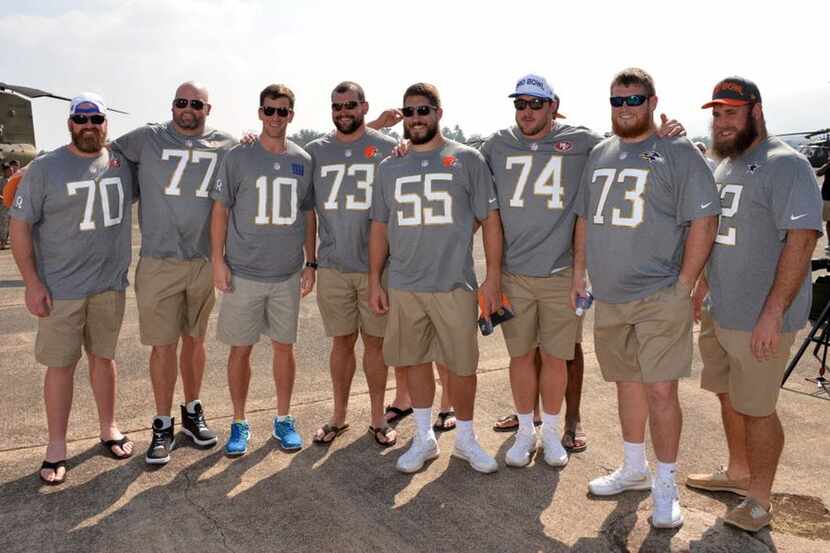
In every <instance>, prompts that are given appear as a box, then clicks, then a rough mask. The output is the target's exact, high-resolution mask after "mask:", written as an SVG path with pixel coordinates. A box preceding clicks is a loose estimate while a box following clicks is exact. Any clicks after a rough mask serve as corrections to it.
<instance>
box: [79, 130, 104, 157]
mask: <svg viewBox="0 0 830 553" xmlns="http://www.w3.org/2000/svg"><path fill="white" fill-rule="evenodd" d="M71 134H72V144H74V145H75V147H76V148H78V149H79V150H80V151H82V152H84V153H86V154H94V153H96V152H100V151H101V149H102V148H103V147H104V144H105V142H106V138H107V133H106V132H104V130H103V129H101V128H100V127H95V128H91V129H89V128H87V129H80V130H78V131H72V133H71Z"/></svg>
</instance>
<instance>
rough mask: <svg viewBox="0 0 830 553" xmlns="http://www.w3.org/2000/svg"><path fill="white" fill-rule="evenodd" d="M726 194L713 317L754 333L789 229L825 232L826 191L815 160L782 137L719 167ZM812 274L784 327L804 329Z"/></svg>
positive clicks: (713, 272)
mask: <svg viewBox="0 0 830 553" xmlns="http://www.w3.org/2000/svg"><path fill="white" fill-rule="evenodd" d="M715 181H716V182H717V184H718V188H719V189H720V195H721V210H722V213H721V219H720V227H719V228H718V236H717V238H716V239H715V246H714V248H713V249H712V255H711V256H710V257H709V263H708V265H707V267H706V275H707V278H708V279H709V286H710V288H711V297H712V307H711V310H712V316H713V317H714V319H715V320H716V321H717V322H718V324H720V325H721V326H722V327H724V328H730V329H733V330H742V331H746V332H751V331H752V330H753V329H754V328H755V323H756V322H757V321H758V317H759V316H760V315H761V309H762V308H763V307H764V303H765V302H766V299H767V295H768V294H769V291H770V289H771V288H772V283H773V281H774V280H775V271H776V267H777V266H778V259H779V257H780V256H781V251H782V250H783V249H784V245H785V240H786V238H787V231H788V230H789V229H813V230H816V231H818V232H821V230H822V224H821V194H820V193H819V188H818V182H817V181H816V177H815V174H814V173H813V170H812V168H811V167H810V164H809V162H808V161H807V160H806V159H805V158H804V157H803V156H801V155H800V154H798V153H797V152H796V151H795V150H793V149H792V148H790V147H789V146H787V145H786V144H785V143H784V142H782V141H781V140H779V139H778V138H775V137H770V138H767V139H766V140H764V141H763V142H761V143H760V144H758V145H756V146H755V147H753V148H751V149H750V150H748V151H746V152H744V154H743V155H742V156H740V157H738V158H736V159H726V160H724V161H723V162H722V163H721V164H720V165H719V166H718V169H717V171H716V172H715ZM810 283H811V273H810V271H807V274H806V275H805V276H804V282H803V284H802V286H801V289H800V290H799V292H798V295H796V297H795V299H794V300H793V302H792V304H791V305H790V307H789V309H787V311H786V312H785V313H784V327H783V330H784V332H793V331H798V330H800V329H801V328H802V327H803V326H804V323H806V322H807V315H808V314H809V312H810V304H811V301H812V298H811V296H812V289H811V286H810Z"/></svg>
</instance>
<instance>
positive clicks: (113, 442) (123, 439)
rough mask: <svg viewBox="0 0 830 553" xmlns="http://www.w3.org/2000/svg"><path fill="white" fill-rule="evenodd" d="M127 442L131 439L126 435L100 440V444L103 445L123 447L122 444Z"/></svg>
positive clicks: (130, 441)
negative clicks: (117, 438)
mask: <svg viewBox="0 0 830 553" xmlns="http://www.w3.org/2000/svg"><path fill="white" fill-rule="evenodd" d="M128 443H132V440H131V439H129V438H128V437H127V436H126V435H124V436H121V439H120V440H101V445H103V446H104V447H113V446H118V447H120V448H122V449H123V446H125V445H126V444H128Z"/></svg>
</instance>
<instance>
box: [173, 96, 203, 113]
mask: <svg viewBox="0 0 830 553" xmlns="http://www.w3.org/2000/svg"><path fill="white" fill-rule="evenodd" d="M173 105H174V106H176V107H177V108H179V109H184V108H186V107H187V106H188V105H190V107H192V108H193V109H195V110H196V111H202V108H204V107H205V103H204V102H203V101H201V100H188V99H187V98H176V99H175V100H173Z"/></svg>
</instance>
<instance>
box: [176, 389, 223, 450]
mask: <svg viewBox="0 0 830 553" xmlns="http://www.w3.org/2000/svg"><path fill="white" fill-rule="evenodd" d="M181 407H182V432H184V433H185V434H187V435H188V436H190V439H191V440H193V443H195V444H196V445H198V446H200V447H209V446H212V445H216V442H217V441H218V440H217V438H216V432H214V431H212V430H211V429H210V428H208V425H207V422H206V421H205V414H204V411H202V402H201V401H198V400H197V401H196V405H195V406H194V411H195V413H188V412H187V407H185V406H184V405H182V406H181Z"/></svg>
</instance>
